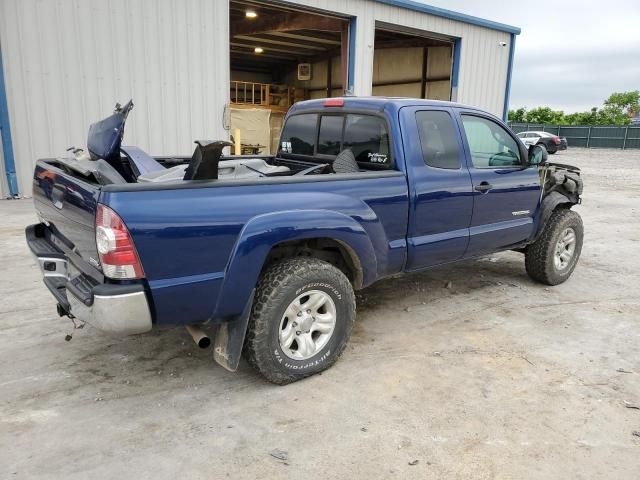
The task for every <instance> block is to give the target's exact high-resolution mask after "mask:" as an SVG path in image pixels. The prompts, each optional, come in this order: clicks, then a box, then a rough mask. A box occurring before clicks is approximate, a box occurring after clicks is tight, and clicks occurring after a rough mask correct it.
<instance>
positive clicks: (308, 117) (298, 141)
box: [280, 113, 318, 155]
mask: <svg viewBox="0 0 640 480" xmlns="http://www.w3.org/2000/svg"><path fill="white" fill-rule="evenodd" d="M317 128H318V115H317V114H315V113H313V114H302V115H292V116H291V117H289V119H288V120H287V123H286V124H285V126H284V129H283V131H282V135H281V144H280V152H282V153H291V154H294V155H313V154H314V152H315V146H316V131H317Z"/></svg>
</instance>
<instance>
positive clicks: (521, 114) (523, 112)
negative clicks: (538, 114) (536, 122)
mask: <svg viewBox="0 0 640 480" xmlns="http://www.w3.org/2000/svg"><path fill="white" fill-rule="evenodd" d="M509 121H510V122H513V123H526V122H527V109H526V108H524V107H520V108H519V109H517V110H509Z"/></svg>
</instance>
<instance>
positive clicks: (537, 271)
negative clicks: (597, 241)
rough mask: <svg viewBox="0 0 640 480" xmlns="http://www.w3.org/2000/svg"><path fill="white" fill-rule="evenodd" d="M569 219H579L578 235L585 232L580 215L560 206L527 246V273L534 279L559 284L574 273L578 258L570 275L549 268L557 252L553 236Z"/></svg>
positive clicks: (525, 263)
mask: <svg viewBox="0 0 640 480" xmlns="http://www.w3.org/2000/svg"><path fill="white" fill-rule="evenodd" d="M569 220H575V221H577V223H578V224H579V226H580V232H576V235H581V234H582V233H583V226H582V218H580V215H578V214H577V213H576V212H574V211H572V210H569V209H567V208H558V209H556V210H555V211H554V212H553V213H552V214H551V217H549V220H547V224H546V225H545V226H544V229H543V231H542V233H541V234H540V236H539V237H538V238H537V239H536V241H535V242H533V243H532V244H531V245H529V246H528V247H527V249H526V252H525V257H524V259H525V260H524V265H525V268H526V270H527V274H528V275H529V276H530V277H531V278H532V279H533V280H536V281H537V282H540V283H545V284H547V285H558V284H559V283H562V282H564V281H565V280H567V279H568V278H569V277H570V276H571V273H573V269H574V268H575V266H576V263H577V259H576V262H574V264H573V266H572V267H571V269H570V270H569V275H567V276H564V277H559V276H558V275H557V274H556V273H555V271H550V269H549V268H548V267H549V261H550V257H553V255H554V253H555V242H553V237H554V235H555V234H556V232H557V231H558V230H559V229H560V228H563V227H562V225H563V224H565V223H568V221H569ZM552 242H553V244H552ZM581 249H582V248H581V247H580V250H581ZM579 254H580V251H578V252H577V255H579Z"/></svg>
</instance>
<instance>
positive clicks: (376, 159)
mask: <svg viewBox="0 0 640 480" xmlns="http://www.w3.org/2000/svg"><path fill="white" fill-rule="evenodd" d="M343 148H345V149H346V148H350V149H351V150H352V151H353V154H354V156H355V157H356V161H357V162H359V163H370V164H375V165H377V166H381V167H385V166H386V167H391V151H390V149H389V132H388V131H387V124H386V122H385V121H384V119H383V118H381V117H376V116H373V115H354V114H350V115H347V117H346V125H345V128H344V144H343Z"/></svg>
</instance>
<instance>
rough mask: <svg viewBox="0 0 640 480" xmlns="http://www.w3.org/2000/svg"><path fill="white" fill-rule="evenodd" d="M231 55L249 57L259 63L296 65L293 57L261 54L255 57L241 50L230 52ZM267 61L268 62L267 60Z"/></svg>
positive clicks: (295, 59) (296, 59) (251, 53)
mask: <svg viewBox="0 0 640 480" xmlns="http://www.w3.org/2000/svg"><path fill="white" fill-rule="evenodd" d="M231 55H232V56H233V55H241V56H243V57H251V58H252V61H254V62H259V63H296V62H297V61H298V58H297V57H294V56H277V55H269V54H264V53H261V54H260V55H257V54H255V53H253V52H245V51H242V50H233V49H232V50H231ZM267 59H268V60H267Z"/></svg>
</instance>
